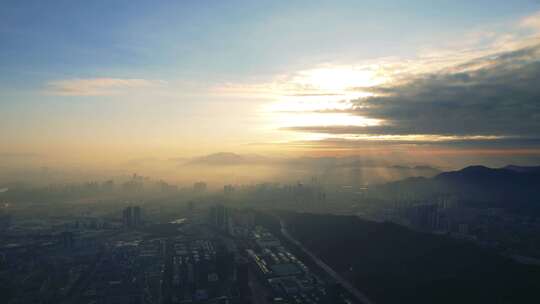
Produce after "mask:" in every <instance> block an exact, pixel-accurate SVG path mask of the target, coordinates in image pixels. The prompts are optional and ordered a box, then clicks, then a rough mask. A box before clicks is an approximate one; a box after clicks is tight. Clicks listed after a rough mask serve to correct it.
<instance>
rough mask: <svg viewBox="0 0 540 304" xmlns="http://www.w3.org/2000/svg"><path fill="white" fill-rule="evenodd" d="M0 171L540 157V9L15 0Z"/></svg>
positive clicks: (525, 5)
mask: <svg viewBox="0 0 540 304" xmlns="http://www.w3.org/2000/svg"><path fill="white" fill-rule="evenodd" d="M1 7H2V8H1V9H0V165H10V164H15V163H17V164H23V165H26V164H30V163H32V164H38V165H53V166H55V165H58V166H60V165H66V164H71V165H73V164H77V165H81V166H84V165H88V166H92V165H97V164H100V165H101V166H103V165H113V164H120V163H126V161H128V160H133V159H176V158H192V157H197V156H200V155H206V154H212V153H218V152H224V151H225V152H234V153H240V154H260V155H271V156H282V157H289V156H291V155H293V156H317V157H320V156H325V157H326V156H347V155H359V156H362V155H366V156H370V157H373V156H374V155H375V156H381V157H388V158H396V157H398V155H399V159H400V160H402V159H407V158H409V159H413V160H415V161H416V162H417V163H421V162H428V161H430V160H434V161H435V160H437V161H439V163H440V162H442V161H443V160H444V161H446V162H448V163H450V159H453V160H452V161H453V162H452V164H453V165H464V164H467V163H471V162H482V161H485V159H486V158H502V159H504V161H505V162H513V163H518V164H535V163H538V162H540V137H539V136H538V134H540V89H539V88H538V83H540V60H539V59H540V1H534V0H515V1H499V0H490V1H483V0H478V1H419V0H416V1H414V0H409V1H317V0H311V1H275V0H274V1H202V0H199V1H136V0H130V1H121V0H118V1H100V0H96V1H10V0H4V1H2V3H1Z"/></svg>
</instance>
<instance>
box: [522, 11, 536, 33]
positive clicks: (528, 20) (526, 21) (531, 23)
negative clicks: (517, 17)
mask: <svg viewBox="0 0 540 304" xmlns="http://www.w3.org/2000/svg"><path fill="white" fill-rule="evenodd" d="M519 25H520V26H521V27H522V28H526V29H532V30H535V31H540V12H537V13H536V14H533V15H530V16H527V17H525V18H523V19H522V20H521V21H520V23H519Z"/></svg>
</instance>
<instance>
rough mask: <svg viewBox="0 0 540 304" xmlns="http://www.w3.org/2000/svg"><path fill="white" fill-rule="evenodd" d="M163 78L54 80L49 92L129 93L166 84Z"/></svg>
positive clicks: (66, 94) (96, 94)
mask: <svg viewBox="0 0 540 304" xmlns="http://www.w3.org/2000/svg"><path fill="white" fill-rule="evenodd" d="M165 84H166V83H165V82H164V81H161V80H147V79H138V78H86V79H66V80H57V81H52V82H49V83H48V84H47V92H48V93H50V94H53V95H61V96H103V95H117V94H125V93H129V92H130V91H133V90H138V89H152V88H159V87H162V86H164V85H165Z"/></svg>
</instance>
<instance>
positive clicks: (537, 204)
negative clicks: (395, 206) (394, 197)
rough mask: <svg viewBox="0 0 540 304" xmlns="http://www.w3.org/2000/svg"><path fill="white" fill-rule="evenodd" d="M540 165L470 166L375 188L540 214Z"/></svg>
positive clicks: (419, 196)
mask: <svg viewBox="0 0 540 304" xmlns="http://www.w3.org/2000/svg"><path fill="white" fill-rule="evenodd" d="M538 168H540V167H518V166H508V167H505V168H498V169H493V168H488V167H484V166H470V167H466V168H464V169H462V170H458V171H451V172H444V173H441V174H439V175H437V176H435V177H433V178H410V179H405V180H402V181H398V182H394V183H389V184H386V185H383V186H381V187H378V188H376V189H375V190H376V191H379V193H403V192H407V193H414V195H415V197H417V198H419V199H422V198H429V197H432V196H433V195H437V194H449V195H454V196H457V197H459V198H460V199H461V200H462V201H463V202H465V203H468V204H473V205H477V206H486V207H501V208H507V209H512V210H515V211H527V212H535V213H540V187H539V186H540V170H539V169H538Z"/></svg>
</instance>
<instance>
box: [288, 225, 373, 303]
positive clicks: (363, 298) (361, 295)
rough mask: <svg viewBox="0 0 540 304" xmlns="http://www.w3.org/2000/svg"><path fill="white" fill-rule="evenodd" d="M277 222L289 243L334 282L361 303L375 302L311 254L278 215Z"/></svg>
mask: <svg viewBox="0 0 540 304" xmlns="http://www.w3.org/2000/svg"><path fill="white" fill-rule="evenodd" d="M278 219H279V224H280V226H281V234H282V235H283V236H284V237H285V238H286V239H287V240H288V241H289V242H291V243H293V244H295V245H296V246H298V248H300V249H302V251H304V253H305V254H307V255H308V256H309V257H310V258H311V259H312V260H313V261H314V262H315V263H316V264H317V266H319V267H320V268H322V269H323V270H324V271H325V272H326V273H327V274H328V275H329V276H330V277H332V278H333V279H334V280H336V282H338V283H339V284H341V286H343V288H345V289H346V290H347V291H348V292H349V293H351V294H352V295H353V296H355V297H356V298H357V299H358V300H359V301H360V302H361V303H363V304H375V302H373V301H372V300H370V299H369V298H368V297H367V296H366V295H365V294H364V293H363V292H361V291H360V290H358V289H357V288H356V287H354V286H353V285H352V284H351V283H349V282H348V281H347V280H345V279H344V278H343V277H341V276H340V275H339V274H338V273H337V272H335V271H334V270H333V269H332V268H331V267H330V266H328V265H327V264H326V263H325V262H323V261H322V260H321V259H319V258H318V257H317V256H316V255H315V254H313V253H312V252H311V251H310V250H309V249H307V248H306V247H304V245H302V243H300V242H299V241H297V240H296V239H295V238H294V237H293V236H292V235H290V234H289V232H288V231H287V226H286V223H285V221H283V219H281V218H280V217H278Z"/></svg>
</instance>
